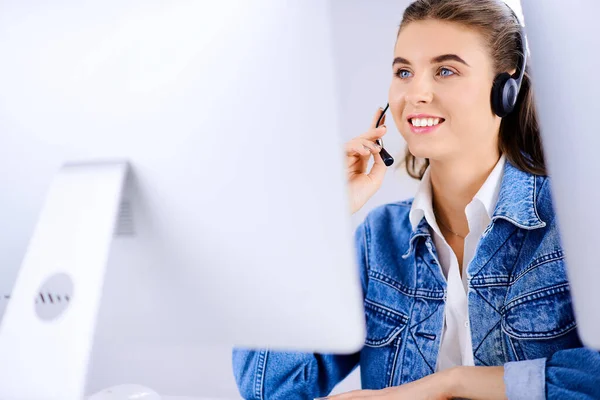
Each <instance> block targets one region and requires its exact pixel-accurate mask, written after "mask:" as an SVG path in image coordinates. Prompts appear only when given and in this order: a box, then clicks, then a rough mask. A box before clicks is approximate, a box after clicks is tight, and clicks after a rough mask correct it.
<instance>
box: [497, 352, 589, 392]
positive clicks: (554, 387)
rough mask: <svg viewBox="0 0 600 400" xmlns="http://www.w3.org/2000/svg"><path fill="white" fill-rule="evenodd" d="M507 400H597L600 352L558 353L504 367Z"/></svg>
mask: <svg viewBox="0 0 600 400" xmlns="http://www.w3.org/2000/svg"><path fill="white" fill-rule="evenodd" d="M504 384H505V387H506V397H507V398H508V400H546V399H548V400H558V399H560V400H595V399H596V400H597V399H600V353H598V352H597V351H594V350H591V349H588V348H584V347H582V348H577V349H566V350H559V351H557V352H556V353H554V354H553V355H552V356H551V357H549V358H547V359H546V358H539V359H535V360H527V361H515V362H509V363H506V364H504Z"/></svg>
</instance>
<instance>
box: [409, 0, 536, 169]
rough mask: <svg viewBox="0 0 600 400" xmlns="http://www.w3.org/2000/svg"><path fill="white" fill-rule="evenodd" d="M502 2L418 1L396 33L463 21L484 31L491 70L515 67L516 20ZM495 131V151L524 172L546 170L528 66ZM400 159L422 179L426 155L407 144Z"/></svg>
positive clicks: (517, 44) (486, 0) (517, 55)
mask: <svg viewBox="0 0 600 400" xmlns="http://www.w3.org/2000/svg"><path fill="white" fill-rule="evenodd" d="M503 3H504V2H503V1H502V0H416V1H415V2H413V3H412V4H410V5H409V6H408V7H407V8H406V10H405V11H404V15H403V17H402V22H401V23H400V28H399V29H398V35H400V32H401V31H402V28H404V27H405V26H406V25H408V24H409V23H411V22H415V21H423V20H440V21H448V22H455V23H458V24H462V25H464V26H467V27H469V28H473V29H476V30H477V31H478V32H480V33H481V34H482V35H483V37H484V39H485V41H486V43H487V45H488V47H489V49H490V55H491V57H492V59H493V63H494V71H495V73H496V74H499V73H501V72H507V71H510V70H512V69H514V68H516V67H517V63H518V62H519V60H520V59H522V58H520V57H522V56H523V55H522V54H519V51H520V49H521V46H520V45H519V40H520V36H519V30H520V26H519V22H518V21H517V20H516V19H515V17H514V15H513V14H512V12H511V11H510V9H509V8H508V6H506V5H505V4H503ZM490 109H491V86H490ZM499 135H500V137H499V141H498V143H499V150H500V152H501V153H503V154H505V155H506V159H507V160H508V161H510V162H511V163H512V164H513V165H514V166H516V167H517V168H519V169H521V170H522V171H525V172H529V173H532V174H536V175H546V164H545V161H544V153H543V149H542V144H541V139H540V131H539V125H538V119H537V113H536V110H535V104H534V100H533V89H532V87H531V79H530V76H529V68H528V67H527V68H526V69H525V75H524V77H523V82H522V83H521V89H520V91H519V96H518V98H517V103H516V105H515V108H514V110H513V111H512V112H511V113H510V114H508V115H507V116H506V117H504V118H502V122H501V123H500V132H499ZM404 164H405V165H406V171H407V172H408V174H409V175H410V176H412V177H413V178H416V179H421V178H422V177H423V174H424V173H425V169H426V168H427V166H428V165H429V159H417V157H415V156H414V155H412V154H411V152H410V150H409V149H408V146H407V147H406V154H405V156H404ZM400 165H401V164H399V165H398V166H400Z"/></svg>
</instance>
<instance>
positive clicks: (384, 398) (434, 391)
mask: <svg viewBox="0 0 600 400" xmlns="http://www.w3.org/2000/svg"><path fill="white" fill-rule="evenodd" d="M327 399H328V400H358V399H360V400H370V399H372V400H448V399H472V400H506V388H505V387H504V367H502V366H500V367H454V368H450V369H447V370H444V371H442V372H437V373H435V374H431V375H428V376H426V377H425V378H422V379H419V380H416V381H414V382H411V383H406V384H404V385H402V386H396V387H390V388H386V389H382V390H356V391H353V392H348V393H344V394H340V395H337V396H330V397H327Z"/></svg>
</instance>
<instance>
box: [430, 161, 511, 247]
mask: <svg viewBox="0 0 600 400" xmlns="http://www.w3.org/2000/svg"><path fill="white" fill-rule="evenodd" d="M499 159H500V153H499V152H498V151H495V152H493V153H492V154H489V155H486V156H484V157H482V156H481V155H478V156H476V157H472V158H457V159H454V160H450V161H439V160H438V161H436V160H431V161H430V162H431V164H430V165H431V167H430V177H431V187H432V194H433V207H434V209H435V212H436V217H437V218H439V219H441V220H442V223H443V224H444V225H446V226H447V227H449V228H450V229H452V231H454V232H456V233H458V234H459V235H461V236H466V234H467V233H468V232H469V225H468V222H467V216H466V214H465V208H466V207H467V205H468V204H469V203H470V202H471V200H473V197H475V195H476V194H477V192H478V191H479V189H480V188H481V186H483V184H484V182H485V181H486V179H487V177H488V176H489V175H490V173H491V172H492V170H493V169H494V167H495V166H496V164H497V163H498V160H499Z"/></svg>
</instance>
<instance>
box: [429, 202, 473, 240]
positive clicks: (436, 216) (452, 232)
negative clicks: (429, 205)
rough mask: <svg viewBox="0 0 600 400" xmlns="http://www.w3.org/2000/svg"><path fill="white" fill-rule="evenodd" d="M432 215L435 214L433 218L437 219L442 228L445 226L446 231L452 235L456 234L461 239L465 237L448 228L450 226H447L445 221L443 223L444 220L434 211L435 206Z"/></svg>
mask: <svg viewBox="0 0 600 400" xmlns="http://www.w3.org/2000/svg"><path fill="white" fill-rule="evenodd" d="M433 215H435V220H436V221H438V222H439V223H440V224H442V226H443V227H444V228H446V230H448V232H450V233H451V234H453V235H455V236H458V237H459V238H461V239H463V240H464V238H466V236H462V235H459V234H458V233H456V232H454V231H453V230H452V229H450V228H449V227H448V225H446V224H445V223H444V222H443V221H442V220H441V218H440V217H438V215H437V212H435V208H434V209H433Z"/></svg>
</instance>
